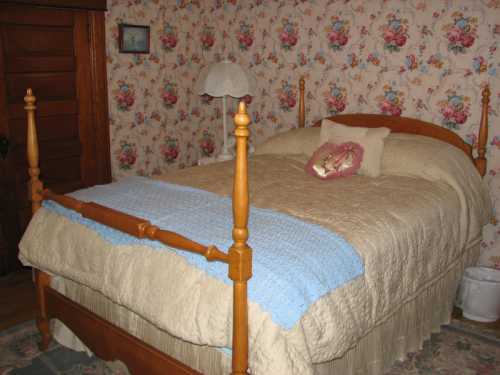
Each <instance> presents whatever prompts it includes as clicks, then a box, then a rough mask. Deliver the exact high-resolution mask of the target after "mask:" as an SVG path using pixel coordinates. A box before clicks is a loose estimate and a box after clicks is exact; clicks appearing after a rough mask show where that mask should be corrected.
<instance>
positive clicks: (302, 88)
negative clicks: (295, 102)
mask: <svg viewBox="0 0 500 375" xmlns="http://www.w3.org/2000/svg"><path fill="white" fill-rule="evenodd" d="M305 87H306V81H305V79H304V77H300V80H299V128H303V127H305V126H306V106H305V98H304V94H305Z"/></svg>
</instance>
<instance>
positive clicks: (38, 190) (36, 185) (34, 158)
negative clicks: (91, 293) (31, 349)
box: [24, 89, 51, 350]
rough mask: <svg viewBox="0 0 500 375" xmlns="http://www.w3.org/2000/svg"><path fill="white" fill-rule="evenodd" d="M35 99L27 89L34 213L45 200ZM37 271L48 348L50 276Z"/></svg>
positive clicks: (39, 319) (40, 313)
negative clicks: (47, 298)
mask: <svg viewBox="0 0 500 375" xmlns="http://www.w3.org/2000/svg"><path fill="white" fill-rule="evenodd" d="M35 101H36V98H35V96H34V95H33V92H32V90H31V89H28V90H26V96H25V97H24V102H25V103H26V105H25V106H24V109H25V110H26V116H27V119H28V129H27V133H26V154H27V158H28V165H29V169H28V173H29V175H30V182H29V196H30V200H31V211H32V213H33V215H34V214H35V213H36V212H37V211H38V209H39V208H40V207H41V204H42V200H43V183H42V181H40V179H39V178H38V176H39V175H40V168H39V152H38V137H37V134H36V125H35V110H36V106H35ZM34 273H35V285H36V299H37V303H38V308H39V309H38V315H37V317H36V325H37V327H38V329H39V330H40V334H41V335H42V341H41V343H40V348H41V349H42V350H45V349H47V348H48V346H49V343H50V340H51V336H50V326H49V318H48V313H47V303H46V300H45V298H46V297H45V296H46V295H45V288H46V287H48V286H49V285H50V276H49V275H48V274H46V273H45V272H42V271H39V270H34Z"/></svg>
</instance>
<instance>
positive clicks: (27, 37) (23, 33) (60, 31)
mask: <svg viewBox="0 0 500 375" xmlns="http://www.w3.org/2000/svg"><path fill="white" fill-rule="evenodd" d="M2 34H3V35H2V36H3V38H4V50H5V54H6V55H7V56H11V55H12V56H33V57H41V56H73V51H74V50H73V28H72V27H48V26H31V25H6V26H5V27H4V28H3V33H2Z"/></svg>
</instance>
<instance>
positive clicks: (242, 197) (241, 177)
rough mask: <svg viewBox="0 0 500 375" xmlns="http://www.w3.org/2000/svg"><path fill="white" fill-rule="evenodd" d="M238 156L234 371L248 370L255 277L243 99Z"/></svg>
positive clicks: (232, 261)
mask: <svg viewBox="0 0 500 375" xmlns="http://www.w3.org/2000/svg"><path fill="white" fill-rule="evenodd" d="M234 123H235V125H236V129H235V131H234V135H235V138H236V160H235V172H234V186H233V219H234V225H233V240H234V243H233V245H232V246H231V248H230V249H229V254H228V255H229V278H230V279H231V280H233V299H234V300H233V304H234V305H233V358H232V374H233V375H243V374H247V370H248V300H247V281H248V280H249V279H250V278H251V277H252V249H250V247H249V246H248V244H247V239H248V228H247V226H248V211H249V195H248V154H247V142H248V136H249V135H250V132H249V131H248V125H249V124H250V117H249V116H248V114H247V111H246V106H245V102H243V101H241V102H240V104H239V106H238V113H236V115H235V116H234Z"/></svg>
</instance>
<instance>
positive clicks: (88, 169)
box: [0, 5, 110, 272]
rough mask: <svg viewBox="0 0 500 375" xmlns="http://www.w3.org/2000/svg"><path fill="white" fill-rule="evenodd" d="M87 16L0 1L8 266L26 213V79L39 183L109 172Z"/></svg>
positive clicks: (56, 185)
mask: <svg viewBox="0 0 500 375" xmlns="http://www.w3.org/2000/svg"><path fill="white" fill-rule="evenodd" d="M91 17H92V15H91V14H90V12H87V11H80V10H63V9H51V8H42V7H30V6H19V5H10V6H9V5H0V137H1V136H4V137H5V138H4V139H7V141H8V143H9V147H8V153H7V155H6V157H5V159H3V160H1V161H0V210H2V211H3V212H2V213H1V214H0V218H1V220H2V221H3V222H2V225H1V226H2V227H3V233H4V237H5V242H6V243H7V257H8V261H7V264H8V267H9V268H13V267H16V266H18V265H19V264H18V263H17V260H16V259H17V243H18V241H19V239H20V236H21V234H22V233H23V232H24V229H25V228H26V226H27V224H28V222H29V219H30V217H31V208H30V204H29V201H28V199H27V197H28V193H27V180H28V174H27V162H26V147H25V142H26V141H25V139H26V114H25V110H24V101H23V98H24V96H25V94H26V89H27V88H28V87H30V88H32V89H33V93H34V95H35V96H36V98H37V101H36V107H37V112H36V123H37V131H38V139H39V144H40V170H41V175H40V179H41V180H42V181H43V182H44V185H45V186H46V187H48V188H50V189H52V190H53V191H56V192H59V193H66V192H69V191H72V190H76V189H78V188H81V187H84V186H89V185H94V184H97V183H103V182H108V181H109V179H110V172H109V145H102V142H104V143H108V144H109V138H106V137H104V139H102V135H101V133H102V134H106V135H107V134H108V133H107V130H106V131H105V132H102V131H101V132H100V131H98V130H97V127H98V124H96V114H95V111H94V110H95V108H93V106H94V104H95V103H94V101H93V99H92V98H93V95H94V94H95V93H94V92H93V91H94V90H95V87H96V86H95V84H94V85H93V84H92V80H93V79H94V78H95V76H94V75H93V73H95V61H92V60H93V59H92V57H93V53H94V52H93V51H92V48H93V47H94V46H93V45H92V43H91V39H92V35H91V33H90V30H89V27H91V25H89V20H91ZM94 42H95V41H94ZM93 70H94V72H93ZM104 87H106V85H104ZM99 126H101V127H102V124H101V125H99ZM104 126H107V121H106V124H105V125H104ZM98 137H101V138H100V139H98ZM5 142H6V141H4V143H5ZM103 147H104V151H103V150H102V148H103ZM0 151H1V150H0ZM106 151H107V152H106ZM0 159H2V157H1V155H0ZM103 159H104V160H103ZM1 256H2V254H0V257H1ZM1 271H2V270H0V272H1Z"/></svg>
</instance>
